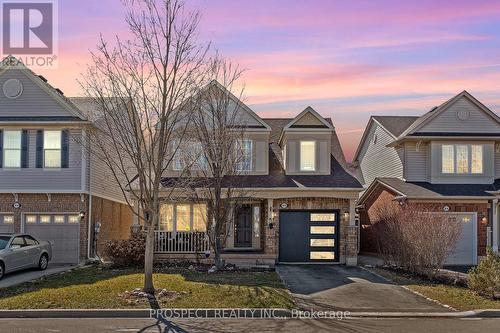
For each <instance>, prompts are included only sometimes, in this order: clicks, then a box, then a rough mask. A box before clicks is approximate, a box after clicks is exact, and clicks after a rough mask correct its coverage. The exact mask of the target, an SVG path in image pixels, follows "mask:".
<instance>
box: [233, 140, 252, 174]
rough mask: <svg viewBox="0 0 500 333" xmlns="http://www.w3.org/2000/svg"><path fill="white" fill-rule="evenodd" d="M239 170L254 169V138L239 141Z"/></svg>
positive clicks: (237, 168)
mask: <svg viewBox="0 0 500 333" xmlns="http://www.w3.org/2000/svg"><path fill="white" fill-rule="evenodd" d="M237 146H238V154H239V155H238V156H239V158H238V163H237V165H236V170H237V171H252V140H241V141H238V144H237Z"/></svg>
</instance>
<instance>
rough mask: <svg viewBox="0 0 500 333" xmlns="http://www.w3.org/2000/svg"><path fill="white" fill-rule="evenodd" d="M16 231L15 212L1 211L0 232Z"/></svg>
mask: <svg viewBox="0 0 500 333" xmlns="http://www.w3.org/2000/svg"><path fill="white" fill-rule="evenodd" d="M13 232H14V214H4V213H0V234H2V233H7V234H10V233H13Z"/></svg>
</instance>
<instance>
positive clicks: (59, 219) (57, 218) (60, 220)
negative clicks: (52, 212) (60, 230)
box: [54, 215, 64, 223]
mask: <svg viewBox="0 0 500 333" xmlns="http://www.w3.org/2000/svg"><path fill="white" fill-rule="evenodd" d="M54 223H64V215H56V216H54Z"/></svg>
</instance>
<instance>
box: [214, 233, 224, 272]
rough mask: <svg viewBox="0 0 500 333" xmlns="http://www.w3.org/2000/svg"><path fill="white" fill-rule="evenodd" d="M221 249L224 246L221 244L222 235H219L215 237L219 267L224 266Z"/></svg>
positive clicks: (216, 258) (216, 261) (216, 263)
mask: <svg viewBox="0 0 500 333" xmlns="http://www.w3.org/2000/svg"><path fill="white" fill-rule="evenodd" d="M221 249H222V246H221V241H220V237H219V236H218V235H217V236H216V237H215V249H214V250H215V251H214V252H215V253H214V255H215V258H214V260H215V267H217V269H222V268H224V262H223V261H222V259H221V257H220V253H221Z"/></svg>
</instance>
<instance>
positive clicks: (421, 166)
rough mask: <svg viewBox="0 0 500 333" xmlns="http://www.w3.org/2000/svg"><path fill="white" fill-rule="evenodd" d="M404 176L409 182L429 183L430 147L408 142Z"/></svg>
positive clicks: (405, 147) (405, 148) (405, 150)
mask: <svg viewBox="0 0 500 333" xmlns="http://www.w3.org/2000/svg"><path fill="white" fill-rule="evenodd" d="M404 161H405V168H404V176H403V178H405V179H406V180H407V181H412V182H427V181H429V178H430V146H429V145H428V144H426V143H422V144H420V147H419V148H418V151H417V143H416V142H406V143H405V146H404Z"/></svg>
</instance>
